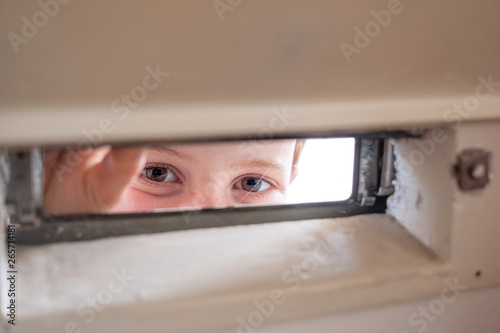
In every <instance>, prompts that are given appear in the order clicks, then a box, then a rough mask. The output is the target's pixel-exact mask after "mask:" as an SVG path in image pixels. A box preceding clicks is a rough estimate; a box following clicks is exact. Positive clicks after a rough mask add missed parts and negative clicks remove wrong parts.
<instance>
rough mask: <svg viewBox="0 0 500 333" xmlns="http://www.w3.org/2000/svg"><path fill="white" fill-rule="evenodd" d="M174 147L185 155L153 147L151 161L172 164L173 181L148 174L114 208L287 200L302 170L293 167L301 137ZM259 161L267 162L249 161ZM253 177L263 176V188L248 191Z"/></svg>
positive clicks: (138, 209)
mask: <svg viewBox="0 0 500 333" xmlns="http://www.w3.org/2000/svg"><path fill="white" fill-rule="evenodd" d="M168 147H169V148H170V149H172V150H175V151H178V152H182V155H183V156H176V155H175V154H172V153H168V152H160V151H156V150H153V149H148V150H147V158H146V160H147V161H146V166H148V165H151V166H152V167H155V166H158V167H163V168H164V169H163V170H165V168H169V169H170V170H172V173H171V174H170V173H169V178H170V179H171V181H166V182H156V183H155V182H154V181H152V180H151V179H148V177H147V176H145V174H144V173H142V174H141V175H140V176H138V177H137V178H136V179H134V180H133V181H132V185H131V186H130V187H129V188H128V189H127V190H126V191H125V193H124V195H123V197H122V199H121V200H120V202H119V203H118V205H116V206H115V207H114V209H113V210H112V211H113V212H138V211H151V210H155V209H162V208H176V207H197V208H216V207H230V206H237V205H244V204H280V203H285V201H286V192H287V189H288V186H289V184H290V183H291V181H292V180H293V178H294V177H295V174H296V169H295V168H292V161H293V153H294V148H295V140H280V141H274V142H271V141H269V142H266V143H262V142H259V143H255V146H252V145H250V146H246V147H244V148H248V149H243V147H242V145H241V144H240V143H217V144H205V145H176V146H172V145H170V146H168ZM255 160H259V161H262V163H260V164H257V163H254V165H252V164H251V163H248V162H251V161H255ZM265 162H266V163H267V164H269V165H267V164H266V163H265ZM248 176H250V177H253V178H250V179H249V180H248V184H255V183H256V182H257V181H258V180H259V179H262V181H263V183H261V187H260V189H262V190H259V191H256V192H251V191H248V186H246V187H245V186H244V185H245V184H247V182H245V178H244V177H248ZM242 177H243V178H242ZM242 179H243V185H242ZM246 179H248V178H246ZM250 187H251V186H250ZM244 188H247V190H245V189H244Z"/></svg>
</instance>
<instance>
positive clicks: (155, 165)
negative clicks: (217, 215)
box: [139, 163, 279, 196]
mask: <svg viewBox="0 0 500 333" xmlns="http://www.w3.org/2000/svg"><path fill="white" fill-rule="evenodd" d="M149 168H164V169H168V170H169V171H170V172H172V173H173V174H174V175H175V176H176V177H177V179H178V180H177V181H175V182H155V181H153V180H151V179H149V178H148V177H146V176H145V175H144V174H143V172H144V171H145V170H147V169H149ZM245 178H256V179H258V180H261V181H264V182H266V183H268V184H269V188H267V189H265V190H262V191H256V192H252V191H245V190H244V189H238V188H234V186H235V184H236V183H238V182H240V181H242V180H243V179H245ZM139 179H140V180H141V181H142V182H145V183H146V184H147V185H149V186H155V187H165V186H169V185H170V186H171V185H172V183H175V184H178V183H182V180H181V179H182V178H181V176H180V172H178V171H177V169H176V168H174V167H173V166H172V165H169V164H163V163H148V164H146V165H145V166H144V168H143V170H142V171H141V174H140V176H139ZM231 188H232V189H235V190H241V191H243V192H245V193H246V195H247V196H248V195H253V196H264V195H267V194H268V193H269V192H270V191H271V190H273V189H278V188H279V187H278V186H277V185H276V182H275V181H273V180H271V179H268V178H265V177H264V176H263V175H256V174H245V175H242V176H240V177H238V178H237V180H236V181H234V182H233V183H232V184H231Z"/></svg>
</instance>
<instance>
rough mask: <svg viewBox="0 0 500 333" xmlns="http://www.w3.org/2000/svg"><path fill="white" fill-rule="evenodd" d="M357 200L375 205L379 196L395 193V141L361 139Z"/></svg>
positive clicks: (364, 204)
mask: <svg viewBox="0 0 500 333" xmlns="http://www.w3.org/2000/svg"><path fill="white" fill-rule="evenodd" d="M358 179H359V181H358V193H357V200H358V202H359V203H360V204H361V205H362V206H373V205H374V204H375V202H376V200H377V197H383V196H389V195H391V194H393V193H394V184H393V181H394V179H395V171H394V141H393V139H391V138H387V139H361V140H360V156H359V177H358Z"/></svg>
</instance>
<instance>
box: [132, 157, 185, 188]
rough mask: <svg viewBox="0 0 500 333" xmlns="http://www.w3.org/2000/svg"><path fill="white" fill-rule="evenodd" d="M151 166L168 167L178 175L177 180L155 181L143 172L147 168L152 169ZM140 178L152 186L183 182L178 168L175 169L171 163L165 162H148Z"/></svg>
mask: <svg viewBox="0 0 500 333" xmlns="http://www.w3.org/2000/svg"><path fill="white" fill-rule="evenodd" d="M150 168H163V169H167V170H169V171H170V172H172V173H173V174H174V175H175V177H177V181H175V182H173V181H170V182H155V181H153V180H151V179H149V178H148V177H147V176H145V175H144V174H143V172H144V171H145V170H147V169H150ZM139 179H140V180H141V181H143V182H145V183H147V184H148V185H150V186H156V187H164V186H168V185H171V184H172V183H175V184H178V183H182V180H181V177H180V173H179V172H178V171H177V169H175V168H174V167H173V166H171V165H168V164H163V163H148V164H146V165H145V166H144V168H143V169H142V171H141V174H140V175H139Z"/></svg>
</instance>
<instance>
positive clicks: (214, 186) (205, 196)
mask: <svg viewBox="0 0 500 333" xmlns="http://www.w3.org/2000/svg"><path fill="white" fill-rule="evenodd" d="M200 182H201V184H200V186H197V189H196V190H195V191H194V192H193V200H192V202H193V205H195V206H198V207H202V208H217V207H227V206H232V205H233V204H234V202H233V199H232V196H231V188H230V183H229V182H228V181H227V179H225V177H217V176H212V177H208V176H207V177H206V178H204V179H202V180H201V181H200Z"/></svg>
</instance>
